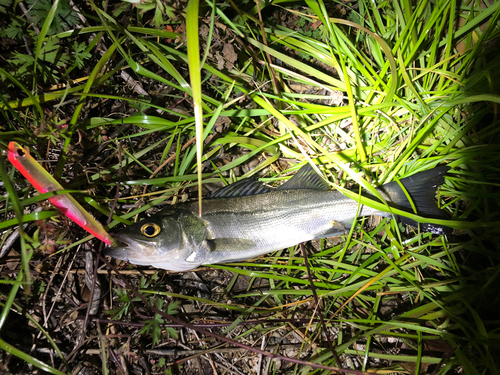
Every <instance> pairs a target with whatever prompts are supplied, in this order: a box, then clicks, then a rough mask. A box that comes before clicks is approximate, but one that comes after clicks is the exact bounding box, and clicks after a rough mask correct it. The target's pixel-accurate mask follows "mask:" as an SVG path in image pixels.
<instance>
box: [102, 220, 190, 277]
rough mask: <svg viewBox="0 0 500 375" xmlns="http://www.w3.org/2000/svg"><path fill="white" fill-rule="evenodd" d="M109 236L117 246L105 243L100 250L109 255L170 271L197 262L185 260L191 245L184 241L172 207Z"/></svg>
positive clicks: (182, 269) (188, 267) (184, 268)
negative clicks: (108, 245) (169, 210)
mask: <svg viewBox="0 0 500 375" xmlns="http://www.w3.org/2000/svg"><path fill="white" fill-rule="evenodd" d="M112 237H113V238H114V239H115V240H116V242H117V243H118V246H116V247H108V248H106V250H105V252H104V253H105V255H109V256H112V257H113V258H117V259H121V260H125V261H129V262H130V263H132V264H136V265H151V266H154V267H156V268H162V269H166V270H171V271H187V270H190V269H193V268H195V267H196V266H197V264H193V263H190V262H187V261H186V258H187V257H189V255H190V254H191V253H192V252H193V250H194V249H193V248H192V246H190V245H189V244H188V243H186V241H185V236H184V235H183V231H182V227H181V224H180V222H179V220H178V215H177V213H176V212H175V211H172V212H170V213H163V212H162V213H159V214H157V215H154V216H152V217H150V218H147V219H144V220H143V221H141V222H139V223H135V224H133V225H131V226H128V227H127V228H125V229H123V230H122V231H120V232H119V233H117V234H114V235H113V236H112Z"/></svg>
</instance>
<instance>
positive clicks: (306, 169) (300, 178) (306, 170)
mask: <svg viewBox="0 0 500 375" xmlns="http://www.w3.org/2000/svg"><path fill="white" fill-rule="evenodd" d="M292 189H314V190H330V186H329V185H328V183H327V182H326V181H325V180H324V179H323V177H322V176H320V175H319V174H318V173H317V172H316V171H315V170H314V169H313V168H312V167H311V166H310V165H309V163H308V164H306V165H304V166H303V167H302V168H300V169H299V171H298V172H297V173H295V174H294V175H293V177H292V178H291V179H289V180H288V181H287V182H285V183H284V184H283V185H281V186H280V187H279V188H278V190H292Z"/></svg>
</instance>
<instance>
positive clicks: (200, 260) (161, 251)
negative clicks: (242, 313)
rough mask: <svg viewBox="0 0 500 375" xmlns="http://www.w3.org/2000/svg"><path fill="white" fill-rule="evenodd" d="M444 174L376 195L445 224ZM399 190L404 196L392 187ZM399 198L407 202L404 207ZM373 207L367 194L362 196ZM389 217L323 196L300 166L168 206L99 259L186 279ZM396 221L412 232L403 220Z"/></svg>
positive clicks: (423, 175)
mask: <svg viewBox="0 0 500 375" xmlns="http://www.w3.org/2000/svg"><path fill="white" fill-rule="evenodd" d="M448 170H449V167H447V166H438V167H435V168H433V169H430V170H427V171H423V172H419V173H416V174H414V175H412V176H410V177H406V178H403V179H401V180H399V184H398V181H393V182H389V183H387V184H384V185H381V186H380V187H378V188H377V190H378V192H379V193H381V195H382V196H383V198H384V199H385V200H386V202H387V203H388V205H389V206H390V207H394V208H397V209H401V210H404V211H407V212H410V213H414V210H413V208H412V203H413V206H414V207H415V208H416V212H417V214H419V215H420V216H424V217H429V218H438V219H448V218H449V217H448V215H447V214H446V213H445V212H444V211H443V210H441V209H440V208H439V207H438V205H437V204H436V202H435V199H434V198H435V195H436V190H437V188H438V187H439V186H440V185H442V184H443V183H444V181H445V174H446V172H447V171H448ZM400 184H401V185H402V186H404V188H405V190H406V192H405V191H404V190H403V189H402V188H401V187H400ZM407 194H408V195H409V196H410V198H411V202H410V201H409V200H408V197H407ZM363 195H365V196H367V197H368V198H371V199H377V198H374V197H373V196H371V195H370V194H363ZM368 215H379V216H383V217H393V215H392V214H391V213H388V212H384V211H380V210H377V209H374V208H371V207H369V206H366V205H361V206H359V205H358V202H357V201H355V200H353V199H350V198H348V197H346V196H345V195H344V194H342V193H341V192H340V191H336V190H333V191H332V190H331V189H330V186H329V184H328V183H327V182H326V181H325V180H324V179H323V177H322V176H320V175H319V174H318V173H316V172H315V170H314V169H313V168H312V167H311V166H310V165H309V164H306V165H305V166H303V167H302V168H300V169H299V171H298V172H297V173H296V174H295V175H294V176H292V178H290V179H289V180H288V181H287V182H286V183H284V184H282V185H281V186H279V187H278V188H271V187H269V186H267V185H265V184H264V183H262V182H259V181H258V180H256V179H253V178H246V179H242V180H240V181H237V182H235V183H233V184H230V185H228V186H226V187H223V188H222V189H220V190H218V191H216V192H215V193H214V194H213V195H212V196H210V197H209V198H205V199H203V205H202V214H201V216H200V215H199V213H198V202H197V201H194V202H185V203H179V204H176V205H172V206H170V207H168V208H166V209H164V210H162V211H160V212H159V213H157V214H155V215H153V216H151V217H149V218H146V219H144V220H142V221H140V222H138V223H135V224H133V225H131V226H128V227H127V228H125V229H123V230H122V231H120V232H118V233H116V234H114V235H112V236H113V238H114V239H115V241H116V242H117V243H118V245H119V246H116V247H108V248H106V249H105V254H106V255H109V256H111V257H114V258H117V259H121V260H125V261H129V262H130V263H132V264H135V265H148V266H153V267H155V268H160V269H165V270H170V271H178V272H183V271H189V270H192V269H195V268H198V267H199V266H201V265H207V264H217V263H227V262H235V261H243V260H248V259H253V258H255V257H258V256H260V255H264V254H267V253H270V252H273V251H276V250H282V249H285V248H289V247H291V246H295V245H297V244H299V243H302V242H307V241H311V240H317V239H321V238H326V237H333V236H338V235H341V234H344V233H346V232H347V231H348V230H349V228H351V226H352V224H353V221H354V219H355V218H356V216H358V217H361V216H368ZM396 219H397V220H400V221H402V222H403V223H406V224H409V225H411V226H414V227H417V226H418V224H417V223H416V222H415V221H413V220H411V219H409V218H406V217H403V216H400V217H396ZM420 230H421V231H425V232H432V233H435V234H448V233H450V228H448V227H446V226H441V225H435V224H430V223H429V224H420Z"/></svg>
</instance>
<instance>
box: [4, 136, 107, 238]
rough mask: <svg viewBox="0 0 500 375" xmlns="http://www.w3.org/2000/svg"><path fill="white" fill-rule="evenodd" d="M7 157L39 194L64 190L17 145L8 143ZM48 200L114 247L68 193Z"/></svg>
mask: <svg viewBox="0 0 500 375" xmlns="http://www.w3.org/2000/svg"><path fill="white" fill-rule="evenodd" d="M7 156H8V158H9V160H10V162H11V163H12V165H14V167H16V169H17V170H18V171H19V172H21V174H22V175H23V176H24V177H25V178H26V179H27V180H28V181H29V182H30V183H31V184H32V185H33V186H34V187H35V189H36V190H38V191H39V192H40V193H47V192H51V191H52V192H57V191H59V190H64V188H63V187H62V186H61V184H59V182H57V181H56V179H55V178H54V177H52V176H51V175H50V174H49V172H47V171H46V170H45V169H44V168H43V167H42V166H41V165H40V164H38V162H37V161H36V160H35V159H33V157H32V156H31V155H30V154H29V153H28V152H27V151H26V150H24V149H23V148H22V147H21V146H20V145H19V144H18V143H16V142H10V143H9V148H8V149H7ZM48 200H49V201H50V203H52V204H53V205H54V206H55V207H56V208H57V209H58V210H59V211H61V212H62V213H63V214H65V215H66V216H67V217H68V218H70V219H71V220H73V221H74V222H75V223H76V224H78V225H79V226H81V227H82V228H83V229H85V230H86V231H87V232H89V233H91V234H92V235H94V236H95V237H97V238H99V239H100V240H102V241H104V242H105V243H106V244H108V245H111V246H116V241H115V240H114V239H113V238H112V237H111V236H110V235H109V234H108V232H106V231H105V230H104V228H103V227H102V226H101V224H99V223H98V222H97V221H96V220H95V219H94V218H93V217H92V216H90V214H89V213H88V212H87V211H85V209H84V208H83V207H82V206H81V205H80V203H78V202H77V201H76V199H75V198H73V197H72V196H71V195H70V194H68V193H60V194H56V195H54V196H52V197H49V198H48Z"/></svg>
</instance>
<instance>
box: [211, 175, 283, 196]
mask: <svg viewBox="0 0 500 375" xmlns="http://www.w3.org/2000/svg"><path fill="white" fill-rule="evenodd" d="M272 190H274V189H272V188H270V187H269V186H266V185H264V184H263V183H262V182H260V181H257V180H256V179H254V178H252V177H250V178H244V179H243V180H239V181H236V182H234V183H232V184H231V185H227V186H224V187H223V188H221V189H219V190H217V191H216V192H215V193H213V194H212V195H211V196H210V198H230V197H241V196H245V195H256V194H264V193H269V192H270V191H272Z"/></svg>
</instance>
